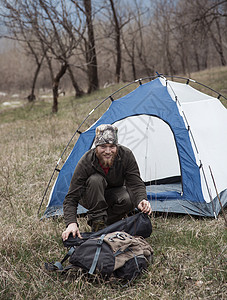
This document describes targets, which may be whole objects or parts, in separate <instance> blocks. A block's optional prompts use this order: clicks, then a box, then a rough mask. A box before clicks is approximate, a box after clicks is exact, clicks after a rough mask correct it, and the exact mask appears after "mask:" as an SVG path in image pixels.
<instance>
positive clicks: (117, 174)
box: [63, 145, 147, 226]
mask: <svg viewBox="0 0 227 300" xmlns="http://www.w3.org/2000/svg"><path fill="white" fill-rule="evenodd" d="M97 172H98V173H100V174H102V176H103V177H104V178H105V179H106V181H107V183H108V186H107V188H112V187H120V186H123V185H125V186H126V188H127V190H128V191H129V193H132V194H133V196H134V199H135V203H134V206H135V207H137V205H138V204H139V202H140V201H141V200H143V199H146V198H147V194H146V187H145V185H144V183H143V181H142V179H141V177H140V173H139V168H138V165H137V162H136V159H135V157H134V155H133V153H132V151H131V150H130V149H128V148H126V147H124V146H120V145H119V146H118V154H117V156H116V158H115V160H114V164H113V166H112V167H111V168H110V169H109V172H108V174H107V175H105V173H104V171H103V169H102V168H101V166H100V165H99V162H98V159H97V157H96V154H95V149H91V150H89V151H88V152H86V153H85V154H84V155H83V157H82V158H81V159H80V161H79V162H78V164H77V166H76V168H75V171H74V174H73V177H72V180H71V183H70V187H69V190H68V193H67V195H66V197H65V200H64V203H63V209H64V218H65V222H66V226H67V225H68V224H70V223H74V222H76V211H77V206H78V203H79V200H80V199H81V197H82V196H83V195H84V193H85V190H86V181H87V179H88V178H89V177H90V176H91V175H92V174H95V173H97Z"/></svg>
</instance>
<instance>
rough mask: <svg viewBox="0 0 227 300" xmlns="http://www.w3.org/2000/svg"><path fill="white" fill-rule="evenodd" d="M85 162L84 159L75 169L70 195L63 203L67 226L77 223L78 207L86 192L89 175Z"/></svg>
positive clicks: (68, 194)
mask: <svg viewBox="0 0 227 300" xmlns="http://www.w3.org/2000/svg"><path fill="white" fill-rule="evenodd" d="M83 160H84V158H83V157H82V158H81V160H80V161H79V162H78V164H77V166H76V168H75V171H74V174H73V177H72V179H71V183H70V186H69V190H68V193H67V195H66V197H65V199H64V202H63V212H64V219H65V223H66V226H68V225H69V224H70V223H76V222H77V206H78V203H79V200H80V199H81V197H82V196H83V194H84V193H85V190H86V181H87V178H88V175H87V171H86V168H85V164H84V162H83Z"/></svg>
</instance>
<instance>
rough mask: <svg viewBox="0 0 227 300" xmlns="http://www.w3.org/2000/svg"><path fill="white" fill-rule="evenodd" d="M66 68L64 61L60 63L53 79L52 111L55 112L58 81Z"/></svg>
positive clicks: (56, 108)
mask: <svg viewBox="0 0 227 300" xmlns="http://www.w3.org/2000/svg"><path fill="white" fill-rule="evenodd" d="M67 68H68V65H67V64H66V63H64V64H62V66H61V68H60V70H59V72H58V74H57V75H56V76H55V77H54V80H53V88H52V91H53V106H52V112H53V113H57V112H58V88H59V83H60V80H61V78H62V76H63V75H64V74H65V72H66V70H67Z"/></svg>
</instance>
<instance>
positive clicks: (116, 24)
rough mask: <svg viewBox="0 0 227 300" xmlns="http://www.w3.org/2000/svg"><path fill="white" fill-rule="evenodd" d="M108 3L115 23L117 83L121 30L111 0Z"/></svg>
mask: <svg viewBox="0 0 227 300" xmlns="http://www.w3.org/2000/svg"><path fill="white" fill-rule="evenodd" d="M110 4H111V8H112V12H113V18H114V24H115V34H116V37H115V42H116V51H117V61H116V71H115V77H116V82H117V83H118V82H119V81H120V75H121V30H120V26H119V22H118V19H117V14H116V10H115V7H114V3H113V0H110Z"/></svg>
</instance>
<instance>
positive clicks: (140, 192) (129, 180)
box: [125, 151, 147, 206]
mask: <svg viewBox="0 0 227 300" xmlns="http://www.w3.org/2000/svg"><path fill="white" fill-rule="evenodd" d="M125 184H126V187H127V188H128V189H130V191H131V193H133V196H134V198H135V201H136V203H135V205H136V206H138V204H139V203H140V201H142V200H143V199H147V193H146V187H145V184H144V182H143V180H142V179H141V177H140V172H139V167H138V164H137V162H136V159H135V157H134V155H133V153H132V152H131V151H130V152H129V153H128V155H127V164H126V165H125Z"/></svg>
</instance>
